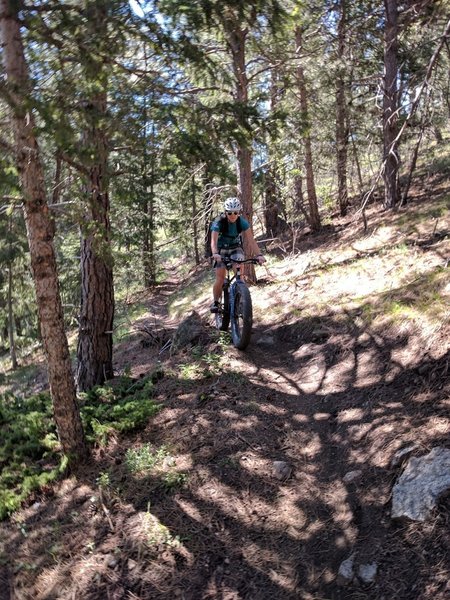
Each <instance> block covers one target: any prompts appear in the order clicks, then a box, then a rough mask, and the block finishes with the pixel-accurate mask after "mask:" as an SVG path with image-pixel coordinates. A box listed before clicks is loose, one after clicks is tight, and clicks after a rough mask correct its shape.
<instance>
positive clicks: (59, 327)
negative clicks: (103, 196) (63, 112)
mask: <svg viewBox="0 0 450 600" xmlns="http://www.w3.org/2000/svg"><path fill="white" fill-rule="evenodd" d="M0 35H1V42H2V46H3V62H4V67H5V73H6V76H7V85H8V88H9V98H10V102H11V109H12V121H13V130H14V143H15V149H16V164H17V169H18V172H19V177H20V182H21V186H22V190H23V195H24V214H25V223H26V227H27V236H28V244H29V249H30V256H31V268H32V272H33V281H34V287H35V292H36V300H37V306H38V318H39V325H40V329H41V333H42V340H43V345H44V351H45V354H46V358H47V366H48V376H49V383H50V392H51V396H52V401H53V410H54V416H55V421H56V425H57V429H58V435H59V439H60V441H61V445H62V449H63V451H64V453H65V454H67V455H68V457H69V459H70V460H72V461H77V460H81V459H82V458H84V457H86V456H87V453H88V451H87V446H86V443H85V439H84V434H83V428H82V424H81V419H80V414H79V410H78V406H77V400H76V394H75V385H74V380H73V375H72V369H71V363H70V355H69V348H68V343H67V338H66V335H65V331H64V318H63V310H62V304H61V297H60V292H59V282H58V276H57V266H56V258H55V251H54V246H53V238H54V224H53V221H52V220H51V218H50V214H49V209H48V205H47V192H46V188H45V180H44V170H43V167H42V163H41V157H40V150H39V146H38V142H37V140H36V137H35V135H34V131H35V123H34V117H33V114H32V113H31V111H30V110H29V108H28V106H29V100H30V95H31V83H30V79H29V75H28V68H27V64H26V60H25V54H24V49H23V45H22V37H21V32H20V26H19V21H18V15H17V9H16V3H13V2H11V1H10V0H0Z"/></svg>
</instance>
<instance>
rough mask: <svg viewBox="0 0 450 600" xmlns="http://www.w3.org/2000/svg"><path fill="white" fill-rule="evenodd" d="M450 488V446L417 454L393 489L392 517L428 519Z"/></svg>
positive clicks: (417, 519) (415, 519) (416, 519)
mask: <svg viewBox="0 0 450 600" xmlns="http://www.w3.org/2000/svg"><path fill="white" fill-rule="evenodd" d="M448 489H450V450H448V449H447V448H443V447H437V448H433V449H432V450H431V452H429V453H428V454H427V455H425V456H421V457H414V456H413V457H412V458H411V459H410V460H409V462H408V464H407V466H406V469H405V470H404V471H403V473H402V475H401V476H400V477H399V479H398V481H397V483H396V484H395V485H394V488H393V490H392V510H391V518H392V519H399V518H402V517H408V518H409V519H412V520H413V521H425V520H426V519H427V518H428V516H429V514H430V511H431V510H432V509H433V508H434V507H435V505H436V502H437V500H438V499H439V497H440V496H441V495H442V494H443V493H444V492H446V491H447V490H448Z"/></svg>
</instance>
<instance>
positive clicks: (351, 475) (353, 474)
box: [342, 470, 362, 483]
mask: <svg viewBox="0 0 450 600" xmlns="http://www.w3.org/2000/svg"><path fill="white" fill-rule="evenodd" d="M361 475H362V471H359V470H356V471H349V472H348V473H346V474H345V475H344V477H343V478H342V481H343V482H344V483H352V481H355V480H356V479H359V478H360V477H361Z"/></svg>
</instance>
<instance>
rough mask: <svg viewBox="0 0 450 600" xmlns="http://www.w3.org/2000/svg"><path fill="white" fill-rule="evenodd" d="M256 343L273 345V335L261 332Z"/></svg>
mask: <svg viewBox="0 0 450 600" xmlns="http://www.w3.org/2000/svg"><path fill="white" fill-rule="evenodd" d="M256 343H257V344H260V345H266V346H273V345H274V344H275V340H274V339H273V335H267V334H263V335H262V336H261V337H260V338H259V339H257V340H256Z"/></svg>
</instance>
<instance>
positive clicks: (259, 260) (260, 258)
mask: <svg viewBox="0 0 450 600" xmlns="http://www.w3.org/2000/svg"><path fill="white" fill-rule="evenodd" d="M256 258H257V259H258V262H259V264H260V265H262V264H263V263H265V262H266V259H265V258H264V256H263V255H262V254H259V255H258V256H257V257H256Z"/></svg>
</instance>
